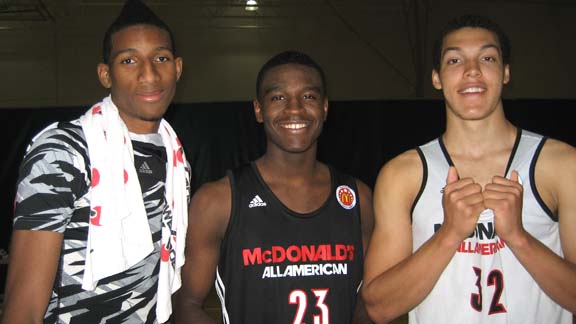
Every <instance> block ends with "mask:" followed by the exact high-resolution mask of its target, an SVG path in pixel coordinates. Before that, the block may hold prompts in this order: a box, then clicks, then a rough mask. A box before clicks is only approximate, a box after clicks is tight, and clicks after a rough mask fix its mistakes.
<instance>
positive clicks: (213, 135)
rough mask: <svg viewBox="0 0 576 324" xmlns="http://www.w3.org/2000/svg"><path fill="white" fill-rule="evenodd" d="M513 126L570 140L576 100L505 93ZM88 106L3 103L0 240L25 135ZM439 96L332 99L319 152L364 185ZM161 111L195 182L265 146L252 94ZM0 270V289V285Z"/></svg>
mask: <svg viewBox="0 0 576 324" xmlns="http://www.w3.org/2000/svg"><path fill="white" fill-rule="evenodd" d="M504 107H505V110H506V115H507V117H508V118H509V119H510V120H511V121H512V122H513V123H514V124H515V125H517V126H519V127H522V128H526V129H529V130H532V131H534V132H537V133H541V134H543V135H547V136H550V137H553V138H556V139H560V140H563V141H565V142H568V143H570V144H572V145H575V146H576V132H574V125H573V124H574V123H573V120H574V119H573V116H574V112H576V100H505V102H504ZM85 109H86V107H66V108H30V109H3V110H2V115H3V120H4V122H3V127H2V128H0V135H2V138H4V139H5V140H6V150H5V152H4V154H3V155H4V157H3V158H2V162H1V165H0V183H1V185H2V188H4V191H3V193H2V195H0V210H1V212H2V217H1V218H0V219H1V221H0V248H4V249H7V248H8V245H9V240H10V233H11V228H12V227H11V222H12V210H13V201H14V194H15V185H16V179H17V176H18V166H19V164H20V161H21V160H22V156H23V154H24V151H25V149H26V147H27V145H28V142H29V141H30V139H31V138H32V137H33V136H34V135H35V134H36V133H37V132H38V131H39V130H41V129H42V128H44V127H45V126H47V125H49V124H50V123H52V122H54V121H58V120H70V119H74V118H77V117H78V116H80V115H81V114H82V113H83V111H84V110H85ZM444 114H445V113H444V103H443V101H440V100H402V101H338V102H331V103H330V108H329V112H328V120H327V122H326V124H325V126H324V131H323V133H322V135H321V137H320V140H319V149H318V158H319V160H321V161H323V162H325V163H328V164H331V165H333V166H334V167H336V168H338V169H340V170H342V171H344V172H347V173H349V174H352V175H354V176H356V177H357V178H359V179H360V180H362V181H364V182H365V183H366V184H368V185H369V186H370V187H372V186H373V185H374V181H375V179H376V176H377V174H378V171H379V170H380V167H381V166H382V164H384V163H385V162H386V161H388V160H389V159H390V158H392V157H394V156H396V155H397V154H399V153H402V152H404V151H406V150H408V149H411V148H413V147H415V146H417V145H420V144H423V143H425V142H427V141H429V140H431V139H433V138H435V137H438V136H439V135H440V134H441V133H442V131H443V129H444V124H445V122H444V118H445V116H444ZM166 119H167V120H168V121H169V122H170V123H171V124H172V126H173V127H174V128H175V130H176V131H177V133H178V135H179V137H180V139H181V141H182V143H183V145H184V147H185V150H186V154H187V157H188V160H189V161H190V164H191V165H192V169H193V188H194V189H196V188H197V187H198V186H199V185H201V184H202V183H204V182H207V181H211V180H216V179H218V178H220V177H222V176H224V175H225V171H226V170H227V169H229V168H233V167H235V166H238V165H240V164H242V163H246V162H248V161H250V160H253V159H256V158H257V157H259V156H260V155H262V154H263V153H264V150H265V137H264V132H263V129H262V127H261V126H260V125H259V124H258V123H256V121H255V117H254V111H253V108H252V103H251V102H228V103H201V104H177V105H173V106H172V107H170V109H169V110H168V113H167V115H166ZM2 277H3V276H2V273H0V291H2V289H1V288H2V286H3V285H2V281H3V279H4V278H2Z"/></svg>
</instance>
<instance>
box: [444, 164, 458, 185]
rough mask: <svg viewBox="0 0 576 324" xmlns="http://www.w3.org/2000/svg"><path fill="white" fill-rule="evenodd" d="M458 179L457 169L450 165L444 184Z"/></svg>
mask: <svg viewBox="0 0 576 324" xmlns="http://www.w3.org/2000/svg"><path fill="white" fill-rule="evenodd" d="M456 181H458V171H457V170H456V168H455V167H453V166H451V167H450V168H449V169H448V177H447V178H446V184H450V183H452V182H456Z"/></svg>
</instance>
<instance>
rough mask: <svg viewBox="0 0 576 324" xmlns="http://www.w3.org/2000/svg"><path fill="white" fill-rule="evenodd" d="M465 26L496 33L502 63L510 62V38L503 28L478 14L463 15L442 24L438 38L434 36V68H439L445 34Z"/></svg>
mask: <svg viewBox="0 0 576 324" xmlns="http://www.w3.org/2000/svg"><path fill="white" fill-rule="evenodd" d="M466 27H470V28H482V29H486V30H487V31H489V32H491V33H493V34H494V35H496V38H498V42H499V43H500V44H499V45H500V50H501V51H502V61H503V62H504V65H506V64H510V55H511V51H512V48H511V45H510V39H509V38H508V35H506V33H505V32H504V30H503V29H502V28H501V27H500V26H499V25H498V24H496V23H495V22H494V21H492V20H491V19H489V18H487V17H484V16H479V15H464V16H460V17H456V18H454V19H452V20H451V21H449V22H448V24H446V26H444V28H443V29H442V30H441V32H440V34H439V36H438V38H436V41H435V42H434V47H433V53H432V67H433V68H434V70H436V71H439V70H440V65H441V60H442V43H443V42H444V39H445V38H446V36H447V35H448V34H450V33H452V32H453V31H456V30H458V29H461V28H466Z"/></svg>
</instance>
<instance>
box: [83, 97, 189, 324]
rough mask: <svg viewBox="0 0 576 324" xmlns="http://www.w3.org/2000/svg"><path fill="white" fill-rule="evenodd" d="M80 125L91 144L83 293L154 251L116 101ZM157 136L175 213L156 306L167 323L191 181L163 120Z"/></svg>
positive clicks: (165, 229)
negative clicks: (160, 145)
mask: <svg viewBox="0 0 576 324" xmlns="http://www.w3.org/2000/svg"><path fill="white" fill-rule="evenodd" d="M80 123H81V125H82V129H83V131H84V135H85V137H86V142H87V144H88V156H89V157H90V165H91V172H92V179H91V180H92V187H91V189H90V208H91V215H90V224H89V231H88V242H87V248H86V264H85V269H84V277H83V281H82V288H83V289H86V290H94V289H95V288H96V286H97V284H98V280H100V279H103V278H106V277H109V276H112V275H115V274H117V273H121V272H123V271H126V270H128V269H129V268H130V267H132V266H134V265H135V264H137V263H138V262H140V261H141V260H143V259H144V258H145V257H146V256H148V255H149V254H150V253H152V251H153V250H154V246H153V243H152V235H151V232H150V226H149V224H148V217H147V214H146V210H145V208H144V201H143V198H142V192H141V188H140V183H139V181H138V176H137V174H136V168H135V167H134V154H133V149H132V142H131V141H130V135H129V132H128V129H127V127H126V125H125V123H124V122H123V120H122V119H121V118H120V115H119V114H118V108H117V107H116V106H115V105H114V103H113V102H112V99H111V97H110V96H108V97H106V98H104V100H103V101H102V102H100V103H97V104H95V105H94V106H92V108H90V109H89V110H88V111H87V112H86V113H85V114H84V115H83V116H82V117H80ZM158 133H160V135H161V136H162V141H163V143H164V146H165V148H166V156H167V158H168V163H167V169H166V182H165V186H166V188H165V197H166V203H167V204H168V205H169V209H170V210H171V212H168V213H165V214H164V215H162V238H161V244H162V246H161V258H160V273H159V278H158V294H157V301H156V303H157V304H156V316H157V319H158V321H159V322H160V323H162V322H165V321H167V320H168V319H169V317H170V314H171V313H172V302H171V295H172V293H174V292H175V291H176V290H178V289H179V288H180V286H181V281H180V270H181V267H182V265H183V264H184V241H185V238H186V229H187V224H188V209H187V207H188V198H189V196H188V185H189V179H188V174H187V172H186V169H185V165H186V157H185V155H184V151H183V149H182V145H181V143H180V141H179V140H178V137H177V136H176V133H175V132H174V130H173V129H172V127H171V126H170V125H169V124H168V122H166V121H165V120H164V119H162V121H161V122H160V127H159V129H158Z"/></svg>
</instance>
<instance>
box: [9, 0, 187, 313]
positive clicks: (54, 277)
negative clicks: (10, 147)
mask: <svg viewBox="0 0 576 324" xmlns="http://www.w3.org/2000/svg"><path fill="white" fill-rule="evenodd" d="M103 52H104V62H103V63H101V64H99V65H98V77H99V79H100V82H101V83H102V85H103V86H104V87H105V88H107V89H110V95H109V96H108V97H106V98H104V99H103V100H102V101H101V102H99V103H97V104H95V105H94V106H92V108H90V109H89V110H88V111H87V112H86V113H85V114H84V115H82V117H80V118H79V119H76V120H74V121H71V122H59V123H56V124H53V125H51V126H49V127H48V128H46V129H45V130H44V131H42V132H41V134H39V135H37V136H36V137H35V139H34V140H33V142H32V144H31V145H30V148H29V150H28V152H27V153H26V156H25V158H24V161H23V162H22V166H21V168H20V178H19V183H18V191H17V197H16V202H15V211H14V213H15V219H14V233H13V236H12V242H11V252H10V263H9V273H8V279H7V286H6V298H5V305H4V311H3V314H2V323H5V324H9V323H22V324H23V323H104V322H107V323H120V322H122V323H127V322H129V323H163V322H166V321H167V320H168V318H169V317H170V313H171V305H170V304H171V294H172V292H174V291H175V290H176V289H178V287H179V267H180V266H181V265H182V263H183V251H184V249H183V247H182V244H183V243H184V242H183V241H184V237H185V230H186V226H185V224H186V220H187V207H188V195H189V168H188V166H187V165H186V163H187V162H186V158H185V156H184V155H183V151H182V147H181V145H180V143H179V141H178V138H177V137H176V134H175V133H174V131H173V130H172V128H171V127H170V125H169V124H168V123H167V122H166V121H165V120H164V119H162V117H163V115H164V113H165V112H166V109H167V108H168V106H169V104H170V102H171V101H172V98H173V96H174V93H175V90H176V82H177V80H178V79H179V77H180V74H181V72H182V60H181V58H179V57H176V56H175V52H174V42H173V39H172V33H171V32H170V29H169V28H168V26H167V25H166V24H165V23H164V22H163V21H161V20H160V19H159V18H158V17H157V16H156V15H155V14H154V13H153V12H152V11H150V9H148V8H147V7H146V6H145V5H144V4H142V3H141V2H140V1H138V0H129V1H128V2H127V3H126V4H125V6H124V8H123V9H122V12H121V13H120V16H119V17H118V18H117V19H116V20H115V21H114V23H113V24H112V25H111V26H110V27H109V29H108V31H107V32H106V35H105V37H104V51H103ZM182 224H184V225H182ZM177 237H181V240H180V241H182V243H180V245H178V244H177Z"/></svg>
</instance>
